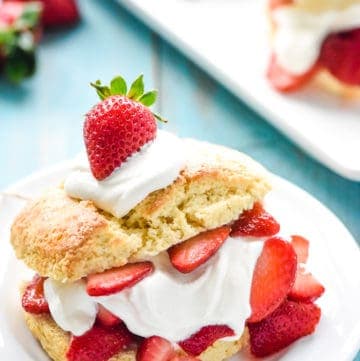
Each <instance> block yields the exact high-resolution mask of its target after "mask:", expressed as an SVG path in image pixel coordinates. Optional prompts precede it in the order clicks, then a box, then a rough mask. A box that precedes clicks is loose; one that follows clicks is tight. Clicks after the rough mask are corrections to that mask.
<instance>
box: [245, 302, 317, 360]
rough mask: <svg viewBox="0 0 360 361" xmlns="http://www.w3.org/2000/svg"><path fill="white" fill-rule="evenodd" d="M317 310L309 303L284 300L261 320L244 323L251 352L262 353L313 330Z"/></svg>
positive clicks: (273, 350)
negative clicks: (246, 324)
mask: <svg viewBox="0 0 360 361" xmlns="http://www.w3.org/2000/svg"><path fill="white" fill-rule="evenodd" d="M320 315H321V310H320V308H319V307H317V306H316V305H314V304H312V303H298V302H293V301H285V302H284V303H283V304H282V305H281V306H280V307H279V308H277V309H276V310H275V311H274V312H273V313H271V314H270V315H269V316H268V317H267V318H265V319H264V320H262V321H260V322H257V323H251V324H248V328H249V333H250V347H251V352H252V353H253V354H254V355H255V356H257V357H264V356H268V355H271V354H273V353H275V352H277V351H280V350H281V349H283V348H284V347H286V346H288V345H290V344H291V343H293V342H294V341H296V340H297V339H299V338H300V337H303V336H306V335H309V334H311V333H313V332H314V330H315V327H316V325H317V324H318V322H319V320H320Z"/></svg>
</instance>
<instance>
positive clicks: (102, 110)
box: [84, 75, 162, 180]
mask: <svg viewBox="0 0 360 361" xmlns="http://www.w3.org/2000/svg"><path fill="white" fill-rule="evenodd" d="M91 85H92V86H93V87H94V88H95V89H96V91H97V93H98V95H99V97H100V99H101V100H102V101H101V102H100V103H98V104H97V105H95V106H94V107H93V108H92V109H91V110H90V111H89V113H87V114H86V119H85V123H84V140H85V146H86V151H87V155H88V159H89V163H90V168H91V171H92V173H93V175H94V177H95V178H96V179H98V180H103V179H105V178H106V177H108V176H109V175H110V174H111V173H112V172H113V171H114V170H115V169H116V168H118V167H120V166H121V164H122V163H123V162H124V161H125V160H126V159H127V158H128V157H129V156H131V155H132V154H134V153H135V152H137V151H138V150H139V149H140V148H141V147H142V146H143V145H144V144H146V143H148V142H150V141H151V140H153V139H154V138H155V136H156V130H157V126H156V119H155V118H157V119H159V120H162V119H161V118H160V117H159V116H158V115H155V114H154V113H152V112H151V111H150V109H149V108H148V106H150V105H152V104H154V103H155V101H156V97H157V92H156V91H155V90H153V91H150V92H147V93H144V82H143V76H142V75H140V76H139V77H138V78H137V79H136V80H135V81H134V82H133V83H132V85H131V87H130V90H129V92H127V85H126V82H125V80H124V79H123V78H122V77H120V76H118V77H116V78H114V79H113V80H112V81H111V84H110V87H107V86H103V85H101V82H100V81H99V80H98V81H97V82H96V83H91Z"/></svg>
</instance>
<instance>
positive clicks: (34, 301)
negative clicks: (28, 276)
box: [22, 275, 49, 314]
mask: <svg viewBox="0 0 360 361" xmlns="http://www.w3.org/2000/svg"><path fill="white" fill-rule="evenodd" d="M44 281H45V278H43V277H40V276H39V275H35V276H34V278H33V279H32V281H31V282H30V283H29V284H28V285H27V287H26V289H25V292H24V294H23V296H22V306H23V308H24V310H25V311H26V312H29V313H34V314H40V313H48V312H49V305H48V303H47V301H46V299H45V296H44Z"/></svg>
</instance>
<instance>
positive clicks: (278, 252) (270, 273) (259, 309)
mask: <svg viewBox="0 0 360 361" xmlns="http://www.w3.org/2000/svg"><path fill="white" fill-rule="evenodd" d="M296 268H297V259H296V253H295V251H294V248H293V247H292V246H291V244H290V243H288V242H286V241H284V240H282V239H281V238H270V239H268V240H267V241H266V242H265V243H264V248H263V250H262V252H261V254H260V256H259V258H258V260H257V262H256V265H255V270H254V274H253V279H252V285H251V292H250V305H251V310H252V313H251V316H250V317H249V319H248V322H258V321H261V320H262V319H264V318H265V317H266V316H268V315H269V314H270V313H271V312H273V311H274V310H275V309H276V308H277V307H279V305H280V304H281V303H282V302H283V301H284V299H285V298H286V296H287V295H288V293H289V292H290V290H291V289H292V287H293V285H294V281H295V274H296Z"/></svg>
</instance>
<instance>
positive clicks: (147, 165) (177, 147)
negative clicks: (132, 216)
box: [64, 130, 185, 218]
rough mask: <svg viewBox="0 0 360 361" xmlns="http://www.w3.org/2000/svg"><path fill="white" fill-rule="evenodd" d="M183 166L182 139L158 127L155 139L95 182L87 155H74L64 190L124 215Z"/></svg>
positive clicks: (110, 211) (163, 186)
mask: <svg viewBox="0 0 360 361" xmlns="http://www.w3.org/2000/svg"><path fill="white" fill-rule="evenodd" d="M184 165H185V155H184V149H183V143H182V140H181V139H179V138H178V137H177V136H175V135H174V134H171V133H169V132H166V131H163V130H158V132H157V136H156V138H155V139H154V140H153V141H152V142H151V143H148V144H146V145H145V146H144V147H143V148H142V149H141V150H140V151H139V152H137V153H135V154H133V155H132V156H130V157H129V158H128V159H127V160H126V162H124V163H123V164H122V165H121V167H119V168H117V169H116V170H115V171H114V172H113V173H112V174H111V175H110V176H109V177H107V178H106V179H104V180H101V181H98V180H97V179H96V178H95V177H94V176H93V174H92V173H91V170H90V166H89V162H88V159H87V156H86V154H85V153H84V154H81V155H79V156H78V157H77V159H76V160H75V164H74V170H73V172H72V173H71V174H70V175H69V176H68V177H67V178H66V180H65V183H64V189H65V192H66V193H67V194H68V195H69V196H71V197H74V198H79V199H82V200H92V201H93V202H94V204H95V205H96V206H97V207H99V208H101V209H103V210H105V211H107V212H109V213H111V214H113V215H114V216H115V217H118V218H120V217H123V216H124V215H126V214H127V213H128V212H129V211H130V210H131V209H132V208H134V207H135V206H136V205H137V204H138V203H140V202H141V201H142V200H143V199H144V198H146V196H147V195H149V194H150V193H151V192H153V191H156V190H158V189H161V188H165V187H167V186H168V185H170V184H171V183H172V182H174V180H175V179H176V178H177V177H178V175H179V173H180V171H181V169H182V168H183V167H184Z"/></svg>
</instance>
